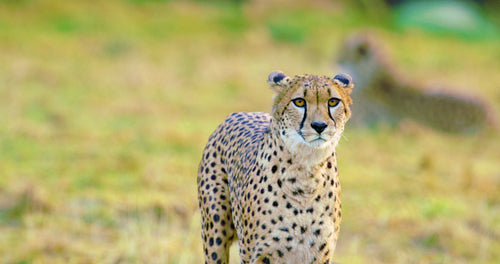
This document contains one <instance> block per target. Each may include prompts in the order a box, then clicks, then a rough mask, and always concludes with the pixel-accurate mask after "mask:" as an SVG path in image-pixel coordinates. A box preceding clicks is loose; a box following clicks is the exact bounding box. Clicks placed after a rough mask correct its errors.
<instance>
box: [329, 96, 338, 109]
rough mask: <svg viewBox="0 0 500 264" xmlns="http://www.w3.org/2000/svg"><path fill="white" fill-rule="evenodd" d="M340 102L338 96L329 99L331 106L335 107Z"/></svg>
mask: <svg viewBox="0 0 500 264" xmlns="http://www.w3.org/2000/svg"><path fill="white" fill-rule="evenodd" d="M339 102H340V99H338V98H330V100H328V106H329V107H334V106H337V105H338V104H339Z"/></svg>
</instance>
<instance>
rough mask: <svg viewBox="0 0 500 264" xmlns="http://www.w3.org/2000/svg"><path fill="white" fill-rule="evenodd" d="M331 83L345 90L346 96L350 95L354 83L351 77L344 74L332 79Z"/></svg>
mask: <svg viewBox="0 0 500 264" xmlns="http://www.w3.org/2000/svg"><path fill="white" fill-rule="evenodd" d="M333 82H334V83H335V84H336V85H337V86H338V87H340V88H344V89H346V91H347V93H348V94H351V92H352V88H354V83H353V82H352V77H351V76H350V75H349V74H346V73H339V74H337V75H335V77H333Z"/></svg>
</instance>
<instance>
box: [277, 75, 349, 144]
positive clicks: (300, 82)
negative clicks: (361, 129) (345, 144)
mask: <svg viewBox="0 0 500 264" xmlns="http://www.w3.org/2000/svg"><path fill="white" fill-rule="evenodd" d="M268 82H269V84H270V85H271V88H273V90H274V91H275V92H276V97H275V104H274V107H273V116H274V118H275V119H276V120H277V121H278V124H279V130H280V131H279V133H280V136H281V138H282V139H283V141H284V143H285V145H286V146H287V147H288V149H289V150H291V151H292V152H297V153H298V152H301V151H304V150H307V149H309V150H318V149H331V148H334V147H335V145H336V144H337V142H338V140H339V138H340V135H341V133H342V131H343V130H344V125H345V123H346V121H347V120H348V119H349V116H350V104H351V98H350V93H351V91H352V88H353V84H352V80H351V77H350V76H349V75H346V74H338V75H337V76H335V77H334V78H333V79H332V78H330V77H326V76H315V75H301V76H295V77H294V78H293V79H291V78H289V77H287V76H286V75H284V74H283V73H282V72H278V71H276V72H273V73H271V74H270V75H269V81H268Z"/></svg>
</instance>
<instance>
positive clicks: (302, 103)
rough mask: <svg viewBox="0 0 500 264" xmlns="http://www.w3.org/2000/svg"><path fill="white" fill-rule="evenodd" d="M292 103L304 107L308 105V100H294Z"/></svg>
mask: <svg viewBox="0 0 500 264" xmlns="http://www.w3.org/2000/svg"><path fill="white" fill-rule="evenodd" d="M292 102H293V104H294V105H296V106H297V107H304V106H305V105H306V100H304V99H303V98H296V99H293V100H292Z"/></svg>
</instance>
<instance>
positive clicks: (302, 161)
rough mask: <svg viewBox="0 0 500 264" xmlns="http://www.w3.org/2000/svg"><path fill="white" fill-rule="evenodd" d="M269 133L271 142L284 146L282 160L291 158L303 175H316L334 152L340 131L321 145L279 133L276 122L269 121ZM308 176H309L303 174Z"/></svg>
mask: <svg viewBox="0 0 500 264" xmlns="http://www.w3.org/2000/svg"><path fill="white" fill-rule="evenodd" d="M270 129H271V133H269V134H268V135H269V136H270V137H271V140H272V141H273V142H277V143H278V144H280V145H281V144H282V145H283V146H284V148H283V151H282V153H280V154H281V155H282V157H284V158H283V160H289V159H290V160H293V162H294V167H297V168H298V169H300V171H302V172H303V174H304V175H311V174H312V175H316V174H318V173H319V171H320V170H321V168H322V166H323V165H324V164H325V162H326V160H327V159H329V158H330V157H331V156H332V155H334V153H335V147H336V145H337V142H338V140H339V138H340V135H341V131H340V132H339V133H337V134H336V136H335V137H334V138H333V139H332V140H331V141H332V142H330V143H329V144H325V146H323V147H318V148H315V147H311V146H310V145H309V144H307V143H306V142H304V141H303V139H302V138H299V137H296V136H294V135H288V134H284V135H283V134H282V133H280V130H279V127H278V125H277V124H276V122H275V121H274V120H273V121H271V125H270ZM304 177H309V176H304Z"/></svg>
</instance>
